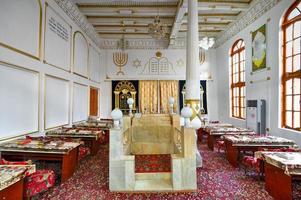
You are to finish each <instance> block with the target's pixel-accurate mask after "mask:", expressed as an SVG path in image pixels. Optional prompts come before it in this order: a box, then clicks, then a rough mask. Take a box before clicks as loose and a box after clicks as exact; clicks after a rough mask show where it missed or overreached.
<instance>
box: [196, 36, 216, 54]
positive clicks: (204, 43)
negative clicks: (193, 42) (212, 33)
mask: <svg viewBox="0 0 301 200" xmlns="http://www.w3.org/2000/svg"><path fill="white" fill-rule="evenodd" d="M214 43H215V39H214V38H213V37H211V38H208V37H207V36H206V37H203V38H202V39H201V40H200V42H199V47H201V48H202V49H204V50H206V51H207V50H208V49H210V48H212V47H213V45H214Z"/></svg>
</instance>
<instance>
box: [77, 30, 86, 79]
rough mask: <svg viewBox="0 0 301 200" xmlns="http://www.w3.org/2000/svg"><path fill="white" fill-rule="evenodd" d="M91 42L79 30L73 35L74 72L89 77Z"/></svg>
mask: <svg viewBox="0 0 301 200" xmlns="http://www.w3.org/2000/svg"><path fill="white" fill-rule="evenodd" d="M88 52H89V44H88V41H87V39H86V38H85V36H84V35H83V34H82V33H81V32H79V31H77V32H75V33H74V36H73V72H74V73H75V74H78V75H80V76H84V77H88V59H89V56H88Z"/></svg>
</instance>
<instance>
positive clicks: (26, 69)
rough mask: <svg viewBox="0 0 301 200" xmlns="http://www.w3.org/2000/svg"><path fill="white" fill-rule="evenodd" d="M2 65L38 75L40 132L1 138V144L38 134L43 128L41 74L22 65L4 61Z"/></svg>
mask: <svg viewBox="0 0 301 200" xmlns="http://www.w3.org/2000/svg"><path fill="white" fill-rule="evenodd" d="M0 64H1V65H4V66H6V67H9V68H14V69H17V70H22V71H25V72H31V73H33V74H35V75H37V77H38V105H37V106H38V127H37V129H38V130H34V131H30V132H28V133H25V134H16V135H13V136H11V137H5V138H0V142H2V141H5V140H10V139H14V138H18V137H22V136H25V135H30V134H33V133H38V132H39V131H40V128H41V127H40V122H41V103H40V101H41V77H40V75H41V74H40V72H39V71H36V70H32V69H28V68H25V67H23V66H20V65H15V64H11V63H8V62H4V61H0Z"/></svg>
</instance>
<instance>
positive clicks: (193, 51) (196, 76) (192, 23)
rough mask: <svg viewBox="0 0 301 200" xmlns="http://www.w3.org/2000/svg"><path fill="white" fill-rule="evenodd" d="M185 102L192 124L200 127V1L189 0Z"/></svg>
mask: <svg viewBox="0 0 301 200" xmlns="http://www.w3.org/2000/svg"><path fill="white" fill-rule="evenodd" d="M185 103H186V104H190V107H191V109H192V111H193V114H192V116H191V118H190V120H191V122H192V126H193V127H194V128H196V129H198V128H200V125H201V121H200V119H199V118H198V116H197V114H198V113H199V111H200V107H201V106H200V65H199V24H198V1H197V0H189V1H188V30H187V50H186V94H185Z"/></svg>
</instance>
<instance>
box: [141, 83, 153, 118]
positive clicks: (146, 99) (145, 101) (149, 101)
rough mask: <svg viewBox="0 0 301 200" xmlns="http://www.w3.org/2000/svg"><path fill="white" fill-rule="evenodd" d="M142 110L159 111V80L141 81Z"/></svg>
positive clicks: (145, 112)
mask: <svg viewBox="0 0 301 200" xmlns="http://www.w3.org/2000/svg"><path fill="white" fill-rule="evenodd" d="M139 100H140V104H139V105H140V112H141V113H143V114H149V113H158V81H139Z"/></svg>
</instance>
